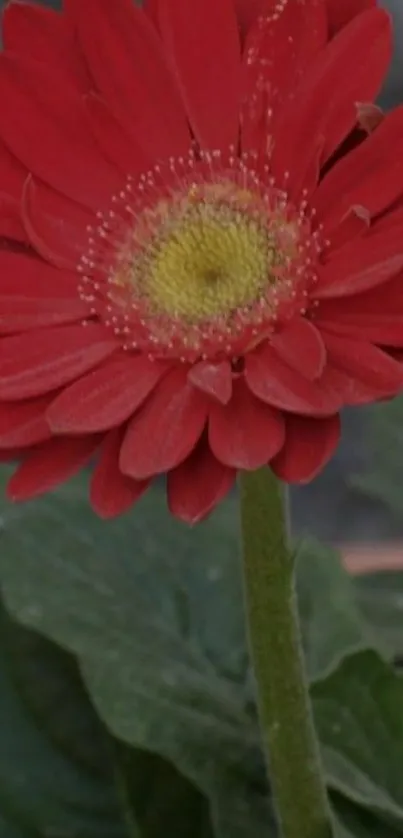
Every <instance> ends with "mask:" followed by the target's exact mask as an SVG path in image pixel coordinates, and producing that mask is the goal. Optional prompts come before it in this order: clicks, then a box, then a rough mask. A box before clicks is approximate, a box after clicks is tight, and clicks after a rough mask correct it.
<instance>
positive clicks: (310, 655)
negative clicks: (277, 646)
mask: <svg viewBox="0 0 403 838" xmlns="http://www.w3.org/2000/svg"><path fill="white" fill-rule="evenodd" d="M297 588H298V600H299V609H300V616H301V626H302V639H303V644H304V650H305V661H306V666H307V670H308V675H309V677H310V679H312V680H313V679H315V678H319V677H323V676H324V675H326V674H327V673H328V672H330V671H331V670H332V669H334V668H335V667H336V666H337V665H338V664H339V663H340V661H341V660H342V659H343V657H344V656H345V655H346V654H348V653H350V652H352V651H356V650H358V649H363V648H367V647H368V645H369V644H370V642H371V639H370V634H369V631H368V630H367V627H366V625H365V623H364V621H363V619H362V616H361V614H360V611H359V609H358V606H357V603H356V599H355V590H354V585H353V582H352V580H351V578H350V576H349V575H348V574H347V573H346V571H345V570H344V568H343V566H342V564H341V561H340V558H339V556H338V555H337V553H336V552H335V551H334V550H330V549H329V548H326V547H322V546H321V545H319V544H318V543H317V542H313V541H306V542H303V543H302V544H301V546H300V548H299V550H298V554H297ZM372 639H373V638H372Z"/></svg>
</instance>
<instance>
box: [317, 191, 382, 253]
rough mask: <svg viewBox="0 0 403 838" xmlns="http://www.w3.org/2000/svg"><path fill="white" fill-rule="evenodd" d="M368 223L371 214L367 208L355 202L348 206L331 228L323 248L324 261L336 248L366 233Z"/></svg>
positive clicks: (368, 226) (369, 222)
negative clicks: (353, 204) (329, 235)
mask: <svg viewBox="0 0 403 838" xmlns="http://www.w3.org/2000/svg"><path fill="white" fill-rule="evenodd" d="M370 225H371V216H370V214H369V212H368V210H366V209H365V208H364V207H362V206H360V205H357V204H356V205H355V206H352V207H350V209H349V210H348V211H347V212H346V214H345V215H343V217H342V218H341V219H340V222H339V223H338V224H337V226H336V227H334V228H333V230H332V234H331V236H332V237H331V239H330V240H328V241H327V243H326V246H325V250H324V255H325V258H326V262H328V261H329V258H330V257H331V256H333V255H334V254H335V253H336V251H337V250H340V249H341V248H342V247H344V246H345V245H346V244H350V243H351V242H352V241H353V240H354V239H357V238H361V237H362V236H363V235H365V233H368V231H369V228H370Z"/></svg>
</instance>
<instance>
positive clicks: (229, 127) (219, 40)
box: [160, 0, 241, 150]
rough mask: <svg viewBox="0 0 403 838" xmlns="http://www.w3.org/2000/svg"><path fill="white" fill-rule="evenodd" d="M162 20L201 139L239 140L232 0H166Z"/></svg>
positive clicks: (215, 143)
mask: <svg viewBox="0 0 403 838" xmlns="http://www.w3.org/2000/svg"><path fill="white" fill-rule="evenodd" d="M160 26H161V31H162V36H163V38H164V42H165V47H166V49H167V52H168V54H169V57H170V59H171V64H172V66H173V68H174V70H175V75H176V77H177V79H178V84H179V87H180V90H181V93H182V97H183V100H184V102H185V104H186V110H187V113H188V114H189V119H190V122H191V125H192V128H193V131H194V133H195V135H196V137H197V139H198V141H199V143H200V144H201V145H202V146H204V147H205V148H208V149H225V150H226V149H227V148H228V146H232V145H233V146H236V145H237V141H238V131H239V105H240V78H241V54H240V43H239V32H238V24H237V19H236V15H235V9H234V5H233V0H220V2H219V3H217V0H194V2H193V3H189V0H164V2H163V3H161V4H160Z"/></svg>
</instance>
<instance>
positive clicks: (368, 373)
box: [322, 331, 403, 392]
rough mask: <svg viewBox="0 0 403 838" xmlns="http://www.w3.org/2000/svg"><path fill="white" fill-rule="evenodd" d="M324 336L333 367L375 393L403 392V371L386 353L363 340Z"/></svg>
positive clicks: (329, 334)
mask: <svg viewBox="0 0 403 838" xmlns="http://www.w3.org/2000/svg"><path fill="white" fill-rule="evenodd" d="M322 334H323V339H324V341H325V345H326V348H327V351H328V355H329V361H330V362H331V363H332V365H334V366H335V367H337V368H339V369H341V370H344V371H345V372H347V373H348V374H349V375H350V376H351V377H353V378H357V379H358V381H361V382H362V383H363V384H365V385H367V386H370V387H373V388H374V390H375V391H376V390H378V391H382V390H383V391H387V392H389V391H390V392H398V391H399V390H401V389H402V388H403V367H402V365H401V364H399V363H398V362H397V361H395V360H394V359H393V358H391V357H390V356H389V355H387V354H386V352H383V351H382V350H381V349H378V347H377V346H373V345H372V344H371V343H366V342H365V341H363V340H353V339H351V338H347V337H345V336H344V335H343V336H340V335H335V334H331V333H329V332H325V331H323V332H322Z"/></svg>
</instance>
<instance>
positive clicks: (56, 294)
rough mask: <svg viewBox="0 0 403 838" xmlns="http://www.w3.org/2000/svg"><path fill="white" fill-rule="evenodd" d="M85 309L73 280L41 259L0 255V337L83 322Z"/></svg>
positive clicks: (86, 310) (11, 254)
mask: <svg viewBox="0 0 403 838" xmlns="http://www.w3.org/2000/svg"><path fill="white" fill-rule="evenodd" d="M87 316H88V306H87V305H86V304H85V303H83V302H82V301H81V300H80V298H79V297H78V295H77V289H76V283H75V277H74V275H73V276H72V275H71V274H64V273H62V272H61V271H60V272H59V271H55V269H54V268H51V267H49V265H47V264H46V263H45V262H42V260H40V259H36V258H32V257H31V256H25V255H23V254H16V253H12V252H9V251H7V250H3V251H2V252H0V333H2V334H7V333H9V334H12V333H13V332H22V331H26V330H29V329H35V328H39V327H41V326H54V325H57V324H62V323H69V322H74V321H77V320H82V319H84V318H85V317H87Z"/></svg>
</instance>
